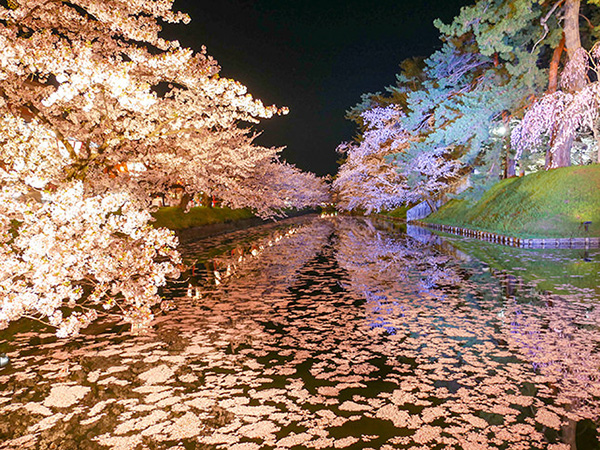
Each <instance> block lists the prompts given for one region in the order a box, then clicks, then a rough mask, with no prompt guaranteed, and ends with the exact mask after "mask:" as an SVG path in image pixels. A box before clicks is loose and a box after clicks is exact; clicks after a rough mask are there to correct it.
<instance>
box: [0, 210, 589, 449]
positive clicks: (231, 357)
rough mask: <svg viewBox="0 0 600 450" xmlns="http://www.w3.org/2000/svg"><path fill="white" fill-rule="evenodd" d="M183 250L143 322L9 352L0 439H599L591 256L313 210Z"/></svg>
mask: <svg viewBox="0 0 600 450" xmlns="http://www.w3.org/2000/svg"><path fill="white" fill-rule="evenodd" d="M183 251H184V256H185V260H186V261H187V263H188V264H189V265H190V266H191V267H193V269H191V270H190V271H189V272H188V273H187V274H186V275H185V277H184V279H182V280H180V281H179V282H177V283H174V284H172V285H170V286H169V287H168V288H167V289H166V290H165V295H166V296H167V297H169V298H170V299H172V300H173V301H174V303H175V304H176V306H177V309H176V310H174V311H169V312H166V313H159V314H158V317H157V321H156V325H155V327H154V329H153V330H152V332H151V333H150V334H148V335H146V336H131V335H129V333H128V332H124V331H123V326H121V325H119V324H111V325H109V324H105V325H104V328H102V326H100V327H97V328H96V330H94V331H95V333H94V334H93V335H86V336H81V337H79V338H77V339H74V340H71V341H57V340H56V339H55V338H54V337H53V335H52V333H51V332H45V331H44V330H41V335H40V334H39V333H29V332H16V333H15V335H14V336H13V337H11V338H10V339H7V340H6V341H4V342H3V343H2V344H1V345H2V346H3V347H2V350H4V351H6V352H7V353H8V354H9V356H10V357H11V364H10V365H9V366H7V367H5V368H3V369H0V437H1V438H2V443H0V448H15V449H20V448H40V449H46V448H47V449H50V448H60V449H102V448H114V449H134V448H137V449H166V448H179V449H184V448H185V449H233V450H254V449H333V448H350V449H383V450H390V449H404V448H410V449H551V450H559V449H568V448H572V449H575V448H578V449H598V448H600V444H598V439H597V437H596V433H597V424H598V421H599V419H600V379H599V378H600V358H599V351H600V328H599V324H600V321H599V319H600V318H599V315H600V308H599V307H598V305H599V303H598V295H599V293H598V289H597V282H596V279H597V268H598V264H599V263H600V254H599V252H598V250H590V251H587V252H586V251H584V250H580V251H575V250H566V251H559V250H553V251H551V252H550V253H548V251H546V253H544V252H540V251H532V250H523V249H514V248H502V247H498V246H494V245H493V244H489V243H479V242H474V241H470V240H468V239H464V238H461V239H453V240H451V241H449V240H447V239H446V240H442V239H440V238H438V237H435V236H432V235H430V234H428V233H426V232H423V231H422V230H421V231H419V230H416V229H412V228H409V230H408V234H406V233H404V232H402V231H401V230H396V229H394V228H393V227H392V226H391V225H390V224H385V223H376V222H372V221H370V220H368V219H362V218H350V217H338V218H319V217H315V216H308V217H302V218H296V219H291V220H287V221H283V222H281V223H278V224H270V225H265V226H261V227H257V228H253V229H250V230H245V231H238V232H235V233H231V234H228V235H223V236H218V237H212V238H204V239H202V240H198V241H196V242H193V243H190V244H186V246H185V247H184V248H183ZM561 252H562V253H561ZM569 252H570V253H569Z"/></svg>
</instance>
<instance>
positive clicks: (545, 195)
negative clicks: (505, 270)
mask: <svg viewBox="0 0 600 450" xmlns="http://www.w3.org/2000/svg"><path fill="white" fill-rule="evenodd" d="M424 221H425V222H430V223H438V224H445V225H453V226H458V227H463V228H470V229H475V230H482V231H489V232H493V233H499V234H504V235H507V236H514V237H520V238H555V237H564V238H570V237H586V236H600V165H598V164H596V165H591V166H574V167H565V168H561V169H554V170H549V171H540V172H536V173H533V174H530V175H527V176H525V177H520V178H510V179H508V180H502V181H500V182H499V183H497V184H496V185H494V186H493V187H492V188H491V189H490V190H489V191H488V192H486V193H485V194H484V195H483V197H482V198H481V200H479V201H478V202H475V203H469V202H468V201H467V200H458V199H454V200H451V201H450V202H448V203H447V204H446V205H444V206H443V207H442V208H440V209H439V211H437V212H435V213H433V214H431V215H430V216H429V217H427V218H426V219H425V220H424ZM586 221H591V222H592V223H591V224H590V225H589V232H587V233H586V232H585V229H584V227H583V226H582V223H583V222H586Z"/></svg>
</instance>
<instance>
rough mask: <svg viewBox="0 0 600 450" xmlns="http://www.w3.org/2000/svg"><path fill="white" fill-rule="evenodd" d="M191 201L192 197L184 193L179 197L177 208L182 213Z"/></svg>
mask: <svg viewBox="0 0 600 450" xmlns="http://www.w3.org/2000/svg"><path fill="white" fill-rule="evenodd" d="M191 199H192V195H191V194H188V193H187V192H185V193H184V194H183V195H182V196H181V200H180V201H179V205H177V208H179V209H181V210H182V211H185V209H186V208H187V205H188V203H189V202H190V200H191Z"/></svg>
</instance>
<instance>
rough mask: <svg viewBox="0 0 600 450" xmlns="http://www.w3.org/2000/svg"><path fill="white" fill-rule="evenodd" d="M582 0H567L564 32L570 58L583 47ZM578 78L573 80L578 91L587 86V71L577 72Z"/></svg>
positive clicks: (574, 88)
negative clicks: (580, 14) (581, 36)
mask: <svg viewBox="0 0 600 450" xmlns="http://www.w3.org/2000/svg"><path fill="white" fill-rule="evenodd" d="M580 2H581V0H566V1H565V17H564V33H565V47H566V49H567V56H568V57H569V59H571V58H573V57H574V56H575V54H576V52H577V50H579V49H580V48H581V39H580V37H579V7H580ZM576 75H577V78H576V80H574V82H573V86H572V89H573V90H574V91H578V90H580V89H581V88H583V86H585V73H577V74H576Z"/></svg>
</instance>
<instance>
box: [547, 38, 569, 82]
mask: <svg viewBox="0 0 600 450" xmlns="http://www.w3.org/2000/svg"><path fill="white" fill-rule="evenodd" d="M564 49H565V35H564V33H563V36H562V38H561V40H560V42H559V44H558V47H556V48H555V49H554V53H552V61H550V71H549V73H548V94H552V93H554V92H556V89H557V88H558V66H559V64H560V58H561V56H562V54H563V51H564Z"/></svg>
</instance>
